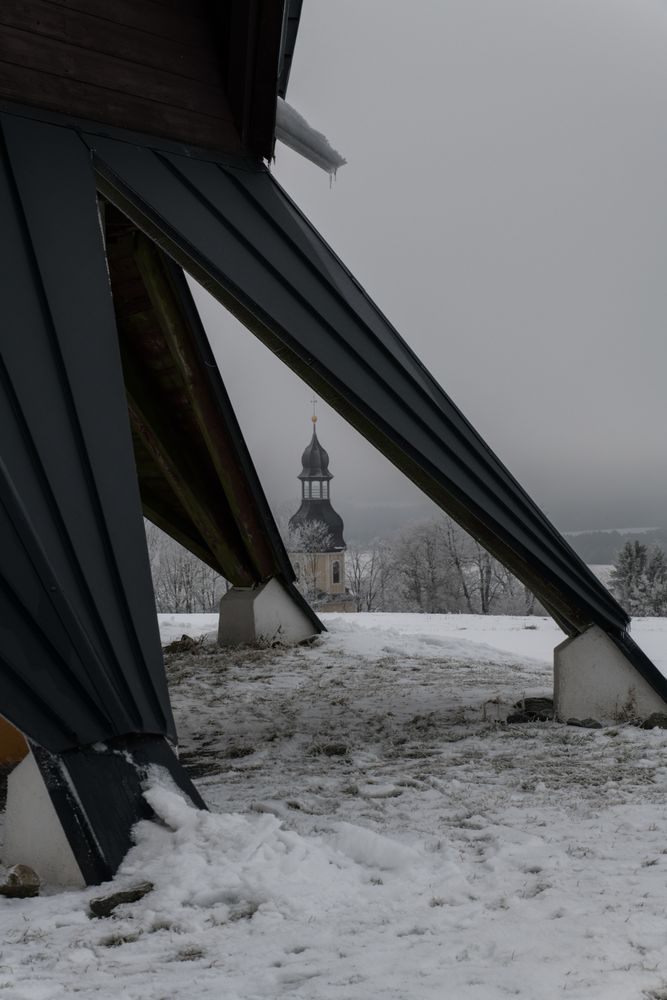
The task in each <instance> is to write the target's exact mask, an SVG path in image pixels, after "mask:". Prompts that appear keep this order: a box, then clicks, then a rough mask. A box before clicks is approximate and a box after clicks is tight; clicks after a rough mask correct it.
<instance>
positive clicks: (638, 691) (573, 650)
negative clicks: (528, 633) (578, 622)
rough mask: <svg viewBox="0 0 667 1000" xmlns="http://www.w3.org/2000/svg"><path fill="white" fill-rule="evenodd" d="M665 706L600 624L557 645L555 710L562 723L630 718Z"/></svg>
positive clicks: (662, 710) (640, 716)
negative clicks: (580, 720)
mask: <svg viewBox="0 0 667 1000" xmlns="http://www.w3.org/2000/svg"><path fill="white" fill-rule="evenodd" d="M666 711H667V703H665V702H664V701H663V699H662V698H661V697H660V695H659V694H657V693H656V692H655V691H654V690H653V688H652V687H651V686H650V684H649V683H648V682H647V681H645V680H644V678H643V677H642V676H641V675H640V674H639V673H638V672H637V670H636V669H635V667H634V666H633V665H632V664H631V663H630V662H629V661H628V660H626V658H625V657H624V656H623V653H622V652H621V651H620V650H619V649H618V648H617V646H615V645H614V643H613V642H612V641H611V639H610V638H609V636H608V635H606V633H605V632H603V631H602V629H601V628H599V627H598V626H597V625H591V626H590V628H588V629H586V631H585V632H582V633H581V635H577V636H574V638H571V639H566V640H565V642H561V644H560V645H559V646H556V648H555V650H554V714H555V716H556V718H557V719H560V720H561V722H566V721H567V720H568V719H573V718H574V719H588V718H591V719H597V720H598V721H599V722H628V721H631V720H634V719H646V718H648V716H649V715H651V714H652V713H653V712H666Z"/></svg>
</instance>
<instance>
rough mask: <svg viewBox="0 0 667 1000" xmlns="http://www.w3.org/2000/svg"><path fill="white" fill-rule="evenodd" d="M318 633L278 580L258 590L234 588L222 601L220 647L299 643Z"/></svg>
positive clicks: (273, 579)
mask: <svg viewBox="0 0 667 1000" xmlns="http://www.w3.org/2000/svg"><path fill="white" fill-rule="evenodd" d="M317 634H318V632H317V629H316V628H315V626H314V625H313V622H312V620H311V619H310V618H309V617H308V615H307V614H306V612H305V611H304V610H303V608H301V607H299V605H298V604H297V602H296V601H295V600H294V598H293V597H292V596H291V595H290V594H289V593H288V591H287V590H286V589H285V588H284V587H283V585H282V584H281V583H279V581H278V580H276V579H275V577H272V578H271V579H270V580H267V582H266V583H263V584H261V585H260V586H258V587H232V589H231V590H229V591H228V592H227V593H226V594H225V595H224V597H223V598H222V600H221V601H220V620H219V624H218V644H219V645H220V646H238V645H239V644H241V643H252V642H260V643H268V644H271V643H275V642H285V643H297V642H304V641H305V640H307V639H312V638H313V637H314V636H316V635H317Z"/></svg>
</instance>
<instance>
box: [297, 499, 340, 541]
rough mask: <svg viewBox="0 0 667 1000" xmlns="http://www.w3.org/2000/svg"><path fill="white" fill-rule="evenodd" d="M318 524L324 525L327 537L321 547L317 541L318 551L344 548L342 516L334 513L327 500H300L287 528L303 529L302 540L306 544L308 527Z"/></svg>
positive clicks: (324, 532)
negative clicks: (299, 504)
mask: <svg viewBox="0 0 667 1000" xmlns="http://www.w3.org/2000/svg"><path fill="white" fill-rule="evenodd" d="M320 524H321V525H324V529H323V534H326V535H327V536H328V538H327V539H326V544H323V545H322V547H321V548H320V544H321V543H320V542H319V541H318V544H317V551H318V552H341V551H342V550H343V549H345V548H346V545H345V539H344V538H343V518H342V517H341V516H340V514H337V513H336V511H335V510H334V509H333V507H332V506H331V504H330V502H329V501H328V500H302V501H301V506H300V507H299V509H298V510H297V512H296V514H294V515H293V516H292V517H291V518H290V520H289V529H290V531H291V532H299V531H303V532H304V538H303V541H304V542H305V543H306V544H308V542H309V539H308V531H309V527H310V526H312V525H320ZM313 540H314V539H313Z"/></svg>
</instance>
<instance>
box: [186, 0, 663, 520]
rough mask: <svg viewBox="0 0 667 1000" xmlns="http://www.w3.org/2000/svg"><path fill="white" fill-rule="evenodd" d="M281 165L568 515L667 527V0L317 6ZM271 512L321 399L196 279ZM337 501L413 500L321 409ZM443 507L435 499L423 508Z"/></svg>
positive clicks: (512, 460) (406, 328) (434, 367)
mask: <svg viewBox="0 0 667 1000" xmlns="http://www.w3.org/2000/svg"><path fill="white" fill-rule="evenodd" d="M288 100H289V102H290V103H291V104H292V105H293V106H294V107H296V108H297V110H299V111H300V112H301V113H302V114H303V115H305V117H306V118H307V119H308V120H309V121H310V123H311V124H312V125H313V126H314V127H316V128H318V129H319V130H321V131H323V132H325V133H326V134H327V136H328V137H329V139H330V141H331V142H332V144H333V145H334V146H335V147H336V148H337V149H338V150H339V151H340V152H341V153H342V154H343V155H344V156H345V157H346V158H347V160H348V165H347V166H345V167H343V168H342V170H341V171H340V172H339V174H338V179H337V181H336V183H335V184H334V185H333V187H331V188H330V187H329V181H328V178H327V176H326V174H324V173H323V172H322V171H321V170H319V169H318V168H317V167H315V166H313V165H312V164H310V163H308V162H307V161H305V160H303V159H301V158H300V157H298V156H297V155H296V154H294V153H292V152H291V151H290V150H288V149H286V148H285V147H284V146H282V145H280V144H278V146H277V155H276V164H275V167H274V172H275V175H276V177H277V178H278V180H279V181H280V183H281V184H283V185H284V186H285V187H286V188H287V190H288V192H289V193H290V195H291V196H292V197H293V198H294V199H295V200H296V201H297V203H298V204H299V205H300V206H301V207H302V208H303V209H304V211H305V212H306V214H307V215H308V216H309V218H310V219H311V220H312V222H313V223H314V224H315V226H316V227H317V228H318V229H319V230H320V232H322V234H323V235H324V237H325V239H326V240H327V241H328V242H329V243H330V244H332V246H333V248H334V249H335V250H336V252H337V253H338V254H339V255H340V256H341V257H342V259H343V260H344V261H345V263H346V264H347V265H348V267H349V268H350V269H351V270H352V271H353V273H354V274H355V275H356V277H357V278H358V279H359V280H360V281H361V283H362V284H363V285H364V286H365V287H366V289H367V291H368V292H369V293H370V294H371V296H372V297H373V298H374V299H375V301H376V302H377V304H378V305H379V307H380V308H381V309H382V311H383V312H384V313H385V314H386V315H387V316H388V317H389V319H390V320H391V321H392V322H393V324H394V325H395V326H396V327H397V328H398V330H399V332H400V333H401V334H402V336H403V337H404V338H405V339H406V340H407V341H408V343H409V344H410V345H411V346H412V347H413V348H414V349H415V350H416V352H417V353H418V354H419V356H420V357H421V358H422V360H423V361H424V362H425V363H426V364H427V365H428V366H429V367H430V369H431V371H432V372H433V374H434V375H435V377H436V378H437V380H438V381H439V382H440V384H441V385H442V386H443V388H444V389H445V391H446V392H447V393H448V394H449V395H450V396H451V397H452V398H453V400H454V401H455V402H456V403H457V404H458V405H459V406H460V407H461V409H462V410H463V412H464V413H465V414H466V416H467V417H468V418H469V419H470V420H471V421H472V423H473V424H474V425H475V426H476V427H477V429H478V430H479V431H480V432H481V433H482V434H483V435H484V437H485V438H486V440H487V441H488V443H489V444H490V445H491V447H492V448H493V449H494V450H495V451H496V452H497V454H498V455H499V456H500V458H501V459H502V460H503V461H504V462H505V464H507V465H508V466H509V468H510V470H511V471H512V472H513V473H514V475H515V476H516V477H517V478H518V479H519V481H520V482H521V483H522V484H523V485H524V486H525V487H526V488H527V489H528V491H529V492H530V493H531V494H532V496H533V497H534V498H535V500H536V501H537V502H538V503H539V504H540V506H541V507H542V508H543V509H544V510H545V512H546V513H547V514H548V516H549V517H551V519H552V520H553V521H554V522H555V523H556V524H557V525H558V526H559V527H561V528H564V529H584V528H589V527H614V526H618V527H622V526H629V525H660V524H667V462H666V461H665V434H666V429H667V393H666V392H665V361H666V357H667V280H666V275H665V269H666V266H667V190H666V189H667V4H665V3H664V0H661V2H658V0H414V2H413V3H411V4H406V3H404V2H400V3H399V2H398V0H305V2H304V8H303V16H302V21H301V28H300V32H299V37H298V40H297V47H296V51H295V58H294V63H293V70H292V76H291V80H290V87H289V92H288ZM196 296H197V301H198V303H199V305H200V308H201V310H202V315H203V318H204V322H205V324H206V328H207V330H208V332H209V335H210V337H211V340H212V342H213V346H214V350H215V352H216V357H217V358H218V361H219V363H220V367H221V371H222V374H223V378H224V379H225V382H226V385H227V388H228V391H229V393H230V395H231V397H232V400H233V401H234V403H235V405H236V407H237V413H238V416H239V420H240V422H241V426H242V428H243V430H244V432H245V434H246V439H247V441H248V445H249V447H250V450H251V453H252V455H253V458H254V459H255V462H256V465H257V468H258V471H259V473H260V477H261V479H262V482H263V485H264V488H265V490H266V492H267V495H268V496H269V499H270V501H271V502H272V504H274V505H280V504H281V503H283V502H284V501H286V500H289V499H290V498H291V497H294V496H296V493H297V486H298V484H297V481H296V478H295V477H296V475H297V473H298V472H299V469H300V464H299V457H300V454H301V451H302V449H303V447H304V446H305V444H306V443H307V440H308V438H309V435H310V427H311V425H310V420H309V418H310V412H311V408H310V404H309V400H310V399H311V398H312V396H313V393H312V390H310V389H309V388H308V386H306V385H305V384H304V383H302V382H300V381H299V380H298V379H297V378H296V377H295V376H294V375H292V374H291V372H289V371H288V370H287V369H286V368H285V367H284V366H283V365H282V364H281V363H280V362H278V361H277V360H276V359H275V358H274V357H273V356H272V355H271V354H270V352H269V351H268V350H267V349H266V348H265V347H263V345H261V344H260V343H259V342H258V341H256V340H255V339H254V338H253V336H252V335H251V334H250V333H248V332H247V331H245V330H244V328H242V327H240V326H239V325H238V324H237V323H236V321H235V320H234V319H233V318H232V317H231V316H230V315H229V314H228V313H227V312H225V310H224V309H222V307H220V306H218V305H217V304H216V303H214V302H213V300H211V299H210V298H208V297H207V296H206V294H205V293H203V292H201V291H200V292H196ZM319 414H320V422H319V424H318V432H319V434H320V439H321V441H322V443H323V444H324V446H325V447H326V448H327V449H328V450H329V453H330V455H331V467H332V471H333V472H334V474H335V477H336V478H335V480H334V483H333V494H332V495H333V499H334V504H335V505H336V506H337V507H338V508H339V510H340V512H341V514H343V516H344V517H346V529H347V530H346V534H347V535H348V536H349V537H354V535H355V531H354V524H353V523H352V522H353V520H354V511H355V507H354V504H355V503H361V504H373V503H375V502H377V501H379V502H381V503H383V504H384V503H389V504H395V505H397V506H399V507H400V505H406V510H408V509H409V510H413V509H416V508H413V507H412V506H411V505H414V503H415V502H416V501H418V500H419V497H420V496H421V495H420V494H419V492H418V491H417V490H416V489H415V488H414V487H413V486H412V485H411V484H410V483H409V482H408V481H407V480H406V479H405V478H404V477H403V476H402V475H401V474H400V473H398V472H397V471H395V470H394V469H393V467H392V466H390V465H389V463H388V462H387V461H386V460H385V459H383V458H382V457H381V456H380V455H378V454H377V452H375V451H374V449H372V448H371V447H370V445H367V444H366V442H365V441H364V440H363V439H362V438H361V437H360V436H359V435H358V434H357V432H356V431H354V430H352V429H351V428H349V427H348V426H347V424H345V422H344V421H343V420H342V419H341V418H339V417H338V416H337V415H336V414H335V413H334V412H333V411H332V410H331V409H330V408H329V407H328V406H326V404H320V407H319ZM424 509H425V512H428V508H426V507H425V508H424Z"/></svg>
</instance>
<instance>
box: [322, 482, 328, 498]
mask: <svg viewBox="0 0 667 1000" xmlns="http://www.w3.org/2000/svg"><path fill="white" fill-rule="evenodd" d="M322 499H323V500H328V499H329V484H328V483H326V482H325V483H322Z"/></svg>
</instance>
